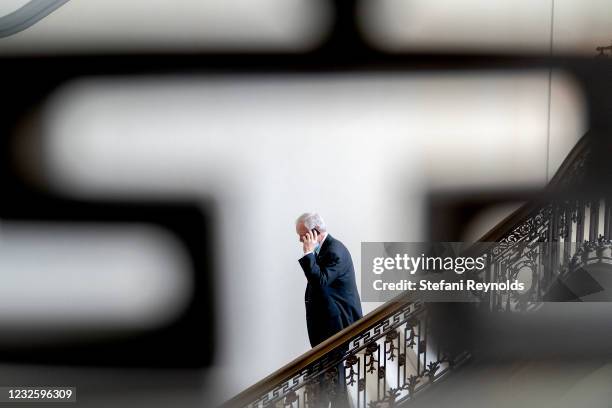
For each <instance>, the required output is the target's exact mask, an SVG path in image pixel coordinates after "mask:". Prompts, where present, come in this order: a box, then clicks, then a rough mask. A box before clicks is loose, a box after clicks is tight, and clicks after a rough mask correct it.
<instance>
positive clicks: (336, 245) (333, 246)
mask: <svg viewBox="0 0 612 408" xmlns="http://www.w3.org/2000/svg"><path fill="white" fill-rule="evenodd" d="M325 240H326V241H327V240H329V242H328V248H327V250H328V251H329V252H335V253H338V252H342V253H346V252H348V249H347V248H346V246H344V244H343V243H342V241H340V240H339V239H338V238H334V237H332V236H331V235H328V236H327V238H326V239H325Z"/></svg>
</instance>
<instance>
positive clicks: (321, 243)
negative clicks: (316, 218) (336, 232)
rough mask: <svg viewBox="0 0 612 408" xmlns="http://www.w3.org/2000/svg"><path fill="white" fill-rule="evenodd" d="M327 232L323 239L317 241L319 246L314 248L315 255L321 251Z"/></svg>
mask: <svg viewBox="0 0 612 408" xmlns="http://www.w3.org/2000/svg"><path fill="white" fill-rule="evenodd" d="M328 235H329V234H328V233H327V232H326V233H325V235H324V236H323V240H322V241H321V242H320V243H319V246H318V247H317V249H315V251H314V252H315V255H319V252H320V251H321V248H323V243H324V242H325V240H326V239H327V236H328Z"/></svg>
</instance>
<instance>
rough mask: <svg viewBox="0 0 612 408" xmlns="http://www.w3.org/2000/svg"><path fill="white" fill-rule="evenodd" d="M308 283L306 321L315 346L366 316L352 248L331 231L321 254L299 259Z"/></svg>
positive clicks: (311, 341)
mask: <svg viewBox="0 0 612 408" xmlns="http://www.w3.org/2000/svg"><path fill="white" fill-rule="evenodd" d="M299 262H300V265H301V266H302V269H303V270H304V275H306V279H307V280H308V285H307V286H306V295H305V301H306V324H307V327H308V338H309V339H310V345H311V346H312V347H314V346H316V345H317V344H319V343H321V342H322V341H324V340H325V339H327V338H329V337H331V336H333V335H334V334H335V333H337V332H339V331H340V330H342V329H344V328H345V327H347V326H349V325H351V324H352V323H354V322H355V321H357V320H358V319H360V318H361V317H362V316H363V313H362V311H361V300H360V299H359V293H358V292H357V284H356V283H355V269H354V268H353V260H352V259H351V254H350V253H349V251H348V249H346V247H345V246H344V245H343V244H342V242H340V241H338V240H337V239H335V238H333V237H332V236H331V235H329V234H328V235H327V237H326V238H325V241H323V245H322V246H321V249H320V250H319V254H318V255H317V256H315V255H314V254H313V253H311V254H308V255H305V256H303V257H302V258H300V260H299Z"/></svg>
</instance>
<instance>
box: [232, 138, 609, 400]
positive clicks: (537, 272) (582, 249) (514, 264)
mask: <svg viewBox="0 0 612 408" xmlns="http://www.w3.org/2000/svg"><path fill="white" fill-rule="evenodd" d="M587 141H588V140H587V138H586V137H585V138H583V139H582V140H581V141H580V142H579V143H578V144H577V145H576V146H575V147H574V149H573V150H572V152H571V153H570V154H569V155H568V157H567V158H566V160H565V161H564V163H563V164H562V165H561V167H560V169H559V171H558V172H557V173H556V174H555V176H554V177H553V179H552V181H551V183H550V184H549V187H548V190H549V193H550V192H552V191H555V193H554V194H552V193H551V194H545V195H543V198H542V200H534V201H532V202H529V203H527V204H525V205H524V206H522V207H521V208H520V209H518V210H517V211H515V212H514V213H513V214H512V215H510V216H509V217H507V218H506V219H505V220H504V221H502V222H501V223H499V224H498V225H497V226H496V227H495V228H494V229H492V230H491V231H490V232H489V233H487V234H486V235H485V236H484V237H483V238H482V239H481V241H484V242H497V243H498V244H497V245H494V246H492V247H489V248H490V249H489V250H488V251H489V252H487V253H486V257H487V261H488V262H487V268H485V270H484V271H481V272H480V273H479V274H478V275H476V276H472V277H473V278H475V279H479V280H481V281H489V282H494V281H495V282H503V281H505V280H507V279H510V280H513V279H519V280H521V279H523V280H529V281H530V285H529V287H528V288H527V289H525V290H524V291H523V292H522V293H519V292H513V291H511V290H507V291H503V292H502V291H489V292H487V293H474V296H475V297H478V298H480V300H481V302H480V303H478V304H479V305H482V304H485V305H487V306H488V307H489V309H490V310H491V311H493V312H495V311H500V310H501V311H516V312H525V311H529V310H533V309H537V307H538V305H539V304H541V302H542V301H544V300H546V296H547V295H549V294H550V289H551V287H553V285H554V282H555V281H556V280H557V279H559V278H560V277H562V276H564V275H567V274H568V273H570V272H571V270H573V269H575V268H577V267H578V266H579V265H585V264H587V263H589V262H601V261H602V260H604V258H606V259H608V260H609V261H611V262H612V249H611V248H612V243H611V242H610V241H609V237H610V232H611V231H612V202H611V201H610V200H609V199H605V198H601V199H599V198H597V199H588V200H587V199H574V198H569V197H571V196H562V198H559V197H561V196H558V195H555V194H556V191H558V189H559V187H566V186H567V185H571V184H575V183H578V182H580V180H581V178H582V177H584V168H585V162H586V160H587V159H588V156H589V153H590V152H589V147H588V143H587ZM551 197H553V198H551ZM605 248H608V250H609V251H608V252H607V255H606V254H604V252H605V251H604V249H605ZM405 296H406V295H402V296H400V297H398V298H396V299H395V300H393V301H391V302H388V303H386V304H385V305H383V306H381V307H379V308H378V309H376V310H375V311H374V312H372V313H370V314H368V315H367V316H365V317H364V318H363V319H361V320H359V321H357V322H356V323H355V324H353V325H352V326H350V327H348V328H346V329H344V330H342V331H341V332H339V333H337V334H336V335H334V336H333V337H331V338H330V339H328V340H326V341H325V342H323V343H322V344H319V345H318V346H317V347H315V348H313V349H312V350H310V351H309V352H307V353H306V354H304V355H303V356H301V357H300V358H298V359H296V360H295V361H293V362H291V363H289V364H288V365H286V366H285V367H283V368H281V369H280V370H278V371H277V372H275V373H273V374H271V375H270V376H268V377H267V378H265V379H263V380H262V381H260V382H259V383H257V384H255V385H254V386H252V387H250V388H249V389H247V390H246V391H244V392H242V393H241V394H239V395H238V396H236V397H235V398H233V399H232V400H230V401H228V402H227V403H226V404H225V406H226V407H232V408H233V407H249V408H255V407H312V406H320V405H321V403H322V401H323V400H322V398H323V394H325V393H327V394H331V395H332V398H333V394H334V393H335V392H336V391H335V390H338V389H342V388H338V387H337V386H338V384H337V382H338V381H341V379H342V378H344V381H345V383H346V394H347V395H348V398H350V399H351V400H352V405H353V406H356V407H369V408H372V407H388V406H393V405H398V404H400V403H403V402H407V401H410V400H411V399H412V398H413V397H414V396H415V395H417V394H418V393H420V392H421V391H423V390H424V389H426V388H428V387H430V386H432V385H434V384H436V383H437V382H439V381H440V380H442V379H443V378H444V377H445V376H447V375H448V374H449V373H451V372H452V371H453V370H454V369H455V368H457V367H459V366H460V365H461V364H462V363H464V362H465V361H467V360H468V359H469V358H470V354H469V352H467V351H453V352H452V353H451V352H450V351H449V350H451V349H452V350H455V349H456V347H451V345H450V344H446V343H445V342H444V341H445V340H444V339H442V338H434V336H432V330H431V318H432V316H431V311H430V307H428V306H427V305H426V304H424V303H422V302H419V301H414V299H412V300H410V299H408V298H407V297H405ZM338 379H340V380H338ZM328 396H329V395H328ZM325 398H327V397H325ZM323 405H324V404H323Z"/></svg>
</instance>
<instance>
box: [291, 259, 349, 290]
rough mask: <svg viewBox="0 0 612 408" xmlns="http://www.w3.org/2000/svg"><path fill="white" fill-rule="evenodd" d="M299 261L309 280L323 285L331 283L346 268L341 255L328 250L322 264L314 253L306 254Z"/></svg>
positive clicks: (314, 283)
mask: <svg viewBox="0 0 612 408" xmlns="http://www.w3.org/2000/svg"><path fill="white" fill-rule="evenodd" d="M299 262H300V266H301V267H302V270H303V271H304V275H306V279H308V282H310V283H311V284H313V285H318V286H321V287H325V286H327V285H330V284H331V283H332V282H333V281H334V280H335V279H336V278H337V277H338V275H339V274H340V272H341V271H342V269H343V268H344V265H343V264H342V262H341V259H340V257H339V256H338V255H337V254H336V253H334V252H328V253H327V254H326V255H325V257H324V259H322V260H320V264H318V263H317V260H316V258H315V255H314V254H313V253H309V254H306V255H304V256H303V257H302V258H300V260H299Z"/></svg>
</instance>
